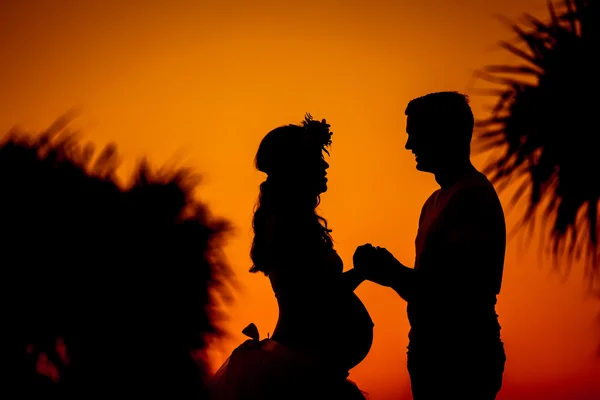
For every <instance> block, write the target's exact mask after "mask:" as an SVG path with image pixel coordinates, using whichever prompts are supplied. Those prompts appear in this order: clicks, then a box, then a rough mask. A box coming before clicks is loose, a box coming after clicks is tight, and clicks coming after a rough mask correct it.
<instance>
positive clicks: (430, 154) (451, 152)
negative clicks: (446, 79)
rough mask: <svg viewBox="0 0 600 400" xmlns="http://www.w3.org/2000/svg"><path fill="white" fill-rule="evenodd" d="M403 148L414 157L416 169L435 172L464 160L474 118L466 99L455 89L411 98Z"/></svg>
mask: <svg viewBox="0 0 600 400" xmlns="http://www.w3.org/2000/svg"><path fill="white" fill-rule="evenodd" d="M404 113H405V114H406V116H407V120H406V133H407V134H408V139H407V141H406V149H407V150H411V151H412V152H413V154H414V155H415V156H416V161H417V169H418V170H419V171H424V172H431V173H434V174H435V173H438V172H440V171H442V170H443V169H444V168H445V167H447V166H449V165H451V164H455V163H457V162H461V161H463V160H468V159H469V156H470V148H471V137H472V135H473V125H474V118H473V112H472V111H471V107H470V106H469V99H468V97H467V96H466V95H463V94H460V93H458V92H436V93H430V94H427V95H425V96H422V97H418V98H416V99H413V100H411V101H410V102H409V103H408V105H407V106H406V111H405V112H404Z"/></svg>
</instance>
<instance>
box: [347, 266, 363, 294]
mask: <svg viewBox="0 0 600 400" xmlns="http://www.w3.org/2000/svg"><path fill="white" fill-rule="evenodd" d="M364 281H365V276H364V274H363V273H362V271H360V270H357V269H356V268H352V269H351V270H348V271H346V272H344V273H343V274H342V286H343V287H344V288H345V289H347V290H349V291H351V292H353V291H355V290H356V288H357V287H358V286H359V285H360V284H361V283H363V282H364Z"/></svg>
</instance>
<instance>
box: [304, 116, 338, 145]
mask: <svg viewBox="0 0 600 400" xmlns="http://www.w3.org/2000/svg"><path fill="white" fill-rule="evenodd" d="M330 126H331V125H329V124H328V123H327V121H326V120H325V119H322V120H321V121H319V120H315V119H313V117H312V115H310V113H306V115H305V116H304V121H302V127H303V128H304V129H305V130H306V132H307V134H308V135H309V137H310V139H311V140H314V141H315V142H316V143H318V144H319V145H320V146H321V147H322V148H323V151H324V152H325V153H327V155H329V151H327V147H329V146H330V145H331V135H333V132H331V131H330V130H329V127H330Z"/></svg>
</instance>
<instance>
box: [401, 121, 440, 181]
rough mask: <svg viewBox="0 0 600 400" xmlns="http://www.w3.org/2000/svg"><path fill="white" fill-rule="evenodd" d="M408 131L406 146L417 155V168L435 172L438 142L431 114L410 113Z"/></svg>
mask: <svg viewBox="0 0 600 400" xmlns="http://www.w3.org/2000/svg"><path fill="white" fill-rule="evenodd" d="M406 133H407V135H408V138H407V140H406V146H405V147H406V150H410V151H411V152H412V153H413V154H414V155H415V161H416V162H417V166H416V168H417V170H419V171H423V172H432V173H433V172H435V162H436V156H435V153H436V151H435V149H436V146H437V144H438V143H437V138H436V128H435V127H434V124H432V121H431V116H430V115H429V116H428V115H425V114H421V115H413V114H411V115H409V116H408V117H407V119H406Z"/></svg>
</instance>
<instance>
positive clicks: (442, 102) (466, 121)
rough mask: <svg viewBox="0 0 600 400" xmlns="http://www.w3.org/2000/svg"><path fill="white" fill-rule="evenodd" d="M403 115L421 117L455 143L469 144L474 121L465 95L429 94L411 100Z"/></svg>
mask: <svg viewBox="0 0 600 400" xmlns="http://www.w3.org/2000/svg"><path fill="white" fill-rule="evenodd" d="M404 113H405V114H406V115H407V116H415V117H417V116H423V117H424V118H427V120H428V121H429V122H430V123H431V124H432V125H431V126H434V127H436V128H439V129H440V130H442V131H445V132H447V133H449V134H451V135H452V136H453V138H455V139H456V140H457V141H459V142H466V143H471V138H472V136H473V126H474V124H475V120H474V117H473V111H472V110H471V106H470V105H469V97H468V96H467V95H465V94H462V93H459V92H435V93H429V94H426V95H425V96H421V97H417V98H416V99H413V100H411V101H410V102H409V103H408V105H407V106H406V110H405V112H404ZM440 133H442V132H440Z"/></svg>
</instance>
